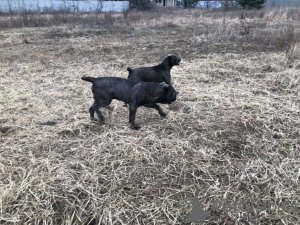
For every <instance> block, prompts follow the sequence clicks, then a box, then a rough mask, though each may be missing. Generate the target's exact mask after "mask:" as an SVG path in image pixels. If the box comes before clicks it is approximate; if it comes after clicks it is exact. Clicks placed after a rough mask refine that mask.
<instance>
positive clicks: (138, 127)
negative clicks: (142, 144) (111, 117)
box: [131, 124, 141, 130]
mask: <svg viewBox="0 0 300 225" xmlns="http://www.w3.org/2000/svg"><path fill="white" fill-rule="evenodd" d="M140 128H141V127H140V126H138V125H136V124H135V125H132V126H131V129H133V130H139V129H140Z"/></svg>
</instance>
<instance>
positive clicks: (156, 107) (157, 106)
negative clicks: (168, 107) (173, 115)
mask: <svg viewBox="0 0 300 225" xmlns="http://www.w3.org/2000/svg"><path fill="white" fill-rule="evenodd" d="M145 106H146V107H149V108H153V109H156V110H157V111H158V113H159V115H161V116H162V117H166V116H167V114H166V113H165V112H164V111H162V109H161V108H160V107H159V105H157V104H155V103H149V104H146V105H145Z"/></svg>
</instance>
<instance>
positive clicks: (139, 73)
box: [127, 54, 183, 85]
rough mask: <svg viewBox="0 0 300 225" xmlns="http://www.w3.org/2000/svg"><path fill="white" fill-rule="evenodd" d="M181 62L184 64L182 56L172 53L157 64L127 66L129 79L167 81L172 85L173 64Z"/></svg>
mask: <svg viewBox="0 0 300 225" xmlns="http://www.w3.org/2000/svg"><path fill="white" fill-rule="evenodd" d="M180 64H183V62H182V60H181V58H178V57H177V56H175V55H172V54H168V55H167V56H166V57H165V58H164V59H163V61H162V62H161V63H160V64H158V65H156V66H151V67H138V68H134V69H132V68H130V67H127V70H128V72H129V75H128V78H127V79H129V80H137V81H145V82H156V83H161V82H165V83H166V84H168V85H172V84H171V69H172V67H173V66H177V65H180Z"/></svg>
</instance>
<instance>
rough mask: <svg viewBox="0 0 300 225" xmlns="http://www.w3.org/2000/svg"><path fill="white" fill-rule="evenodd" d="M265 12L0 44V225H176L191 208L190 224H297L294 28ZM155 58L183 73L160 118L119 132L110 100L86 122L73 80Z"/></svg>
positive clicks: (3, 34)
mask: <svg viewBox="0 0 300 225" xmlns="http://www.w3.org/2000/svg"><path fill="white" fill-rule="evenodd" d="M273 10H274V11H272V10H269V9H268V10H265V11H258V12H255V11H253V12H252V11H247V12H246V14H247V13H248V14H247V15H248V16H247V15H246V19H240V15H241V12H228V13H227V14H224V13H223V12H213V11H202V10H190V11H188V10H176V11H170V10H169V11H167V12H165V11H160V10H159V11H157V12H148V13H145V12H144V13H143V16H141V13H140V12H129V14H128V15H126V18H123V20H121V19H116V20H115V21H114V24H112V25H110V26H105V25H103V26H102V25H101V26H98V27H86V26H85V25H80V24H75V25H74V24H67V25H61V26H53V27H44V28H43V27H40V28H18V29H12V28H11V29H6V30H2V31H0V56H1V61H0V77H1V79H0V90H1V96H0V111H1V114H0V139H1V146H0V174H1V175H0V223H1V224H183V223H185V222H186V220H187V214H188V213H189V212H190V211H191V204H190V202H189V201H190V199H191V198H192V197H195V196H196V197H198V198H199V201H200V204H201V206H202V207H203V208H204V209H205V210H207V209H208V210H211V214H210V216H209V218H207V220H206V222H204V224H297V223H298V221H299V219H300V214H299V191H300V189H299V171H300V167H299V165H300V164H299V162H300V156H299V145H300V142H299V127H300V121H299V118H300V117H299V113H300V109H299V94H300V93H299V63H300V62H299V56H300V55H299V36H298V34H299V26H298V25H295V24H296V22H297V23H298V24H299V18H298V19H297V18H296V19H290V18H289V17H284V15H285V14H284V13H283V11H280V12H281V13H278V12H277V14H276V10H278V9H273ZM282 10H283V9H282ZM286 10H292V11H290V12H294V11H295V10H296V9H286ZM286 13H289V11H287V12H286ZM277 15H278V16H280V18H277V17H276V16H277ZM293 15H296V14H293ZM114 16H115V17H116V18H118V17H120V18H122V16H123V15H119V14H117V15H114ZM282 18H283V19H282ZM2 19H5V18H2ZM122 21H123V22H122ZM248 28H249V32H247V30H248ZM245 31H246V33H243V32H245ZM286 31H289V32H292V33H289V32H286ZM266 33H269V34H274V35H273V36H270V38H266V37H264V36H261V34H266ZM275 34H276V35H277V36H276V35H275ZM287 37H288V38H287ZM267 40H269V42H268V41H267ZM145 48H146V49H145ZM168 53H175V54H177V55H179V56H180V57H182V58H183V60H184V62H185V64H183V65H181V66H179V67H175V68H173V69H172V79H173V83H174V86H175V87H176V89H177V90H178V91H179V92H180V94H179V96H178V100H177V101H176V102H175V103H174V104H172V105H170V106H163V108H164V109H165V110H166V111H167V112H168V116H167V117H166V118H161V117H160V116H159V115H158V114H157V113H156V112H155V111H154V110H147V109H145V108H139V109H138V113H137V118H136V122H137V123H138V124H140V125H141V127H142V128H141V130H140V131H133V130H131V129H130V128H129V126H128V123H127V120H128V109H127V108H124V107H123V103H121V102H118V101H114V102H113V103H112V104H111V109H103V110H102V111H103V114H104V116H105V117H106V121H105V123H104V124H101V123H93V122H90V121H89V115H88V108H89V107H90V105H91V104H92V93H91V90H90V86H91V85H90V84H89V83H85V82H84V81H81V79H80V77H81V76H83V75H89V76H94V77H98V76H119V77H127V71H126V67H127V66H131V67H137V66H141V65H154V64H157V63H158V62H160V61H161V59H162V58H163V57H164V56H165V55H166V54H168ZM48 121H53V122H55V123H56V124H55V125H53V126H51V125H48V126H47V125H40V123H46V122H48ZM213 201H223V202H224V201H227V202H230V203H233V202H239V210H238V211H233V210H228V209H227V210H226V209H222V207H219V208H217V209H214V210H212V202H213ZM249 204H253V207H254V210H251V211H249V210H247V209H245V208H247V207H248V206H249ZM260 204H268V205H269V206H268V209H266V210H260V208H259V205H260ZM282 205H284V206H286V208H288V206H294V209H293V210H291V208H289V209H285V210H282V209H280V207H279V206H282ZM295 209H296V210H295ZM247 212H248V213H247Z"/></svg>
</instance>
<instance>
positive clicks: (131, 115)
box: [129, 103, 140, 130]
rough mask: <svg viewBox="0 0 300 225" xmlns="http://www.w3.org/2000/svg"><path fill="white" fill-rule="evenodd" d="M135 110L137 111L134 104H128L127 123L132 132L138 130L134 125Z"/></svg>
mask: <svg viewBox="0 0 300 225" xmlns="http://www.w3.org/2000/svg"><path fill="white" fill-rule="evenodd" d="M136 110H137V106H136V105H135V104H132V103H130V105H129V123H130V125H131V128H132V129H133V130H138V129H140V127H139V126H138V125H136V124H135V123H134V120H135V114H136Z"/></svg>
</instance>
